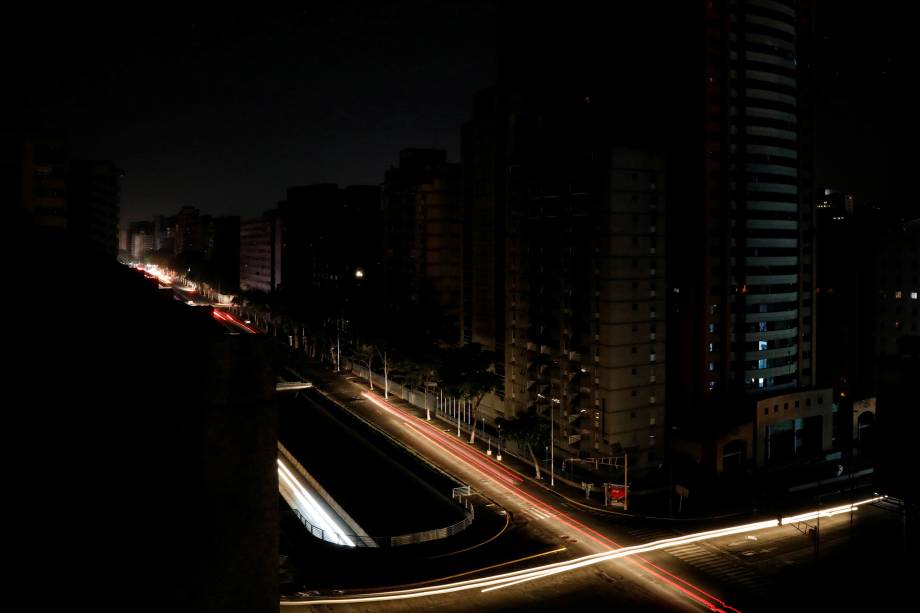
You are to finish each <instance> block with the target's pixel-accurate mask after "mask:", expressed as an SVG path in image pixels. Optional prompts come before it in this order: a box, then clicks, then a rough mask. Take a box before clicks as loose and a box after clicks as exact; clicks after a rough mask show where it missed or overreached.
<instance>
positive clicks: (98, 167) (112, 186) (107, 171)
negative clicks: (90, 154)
mask: <svg viewBox="0 0 920 613" xmlns="http://www.w3.org/2000/svg"><path fill="white" fill-rule="evenodd" d="M122 177H124V171H123V170H121V169H119V168H118V167H117V166H115V164H114V163H113V162H109V161H85V160H74V161H72V162H71V164H70V173H69V177H68V178H69V185H68V196H67V198H68V211H67V217H68V219H67V224H68V228H67V230H68V233H69V234H70V235H71V237H72V240H73V244H74V245H75V246H77V247H80V248H85V249H88V250H90V251H92V252H95V253H99V254H103V255H106V256H110V257H113V258H114V257H115V256H116V255H117V253H118V204H119V200H120V197H121V179H122Z"/></svg>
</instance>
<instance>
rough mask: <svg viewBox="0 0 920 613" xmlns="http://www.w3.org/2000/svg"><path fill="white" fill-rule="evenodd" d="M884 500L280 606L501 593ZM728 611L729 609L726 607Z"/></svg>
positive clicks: (872, 500)
mask: <svg viewBox="0 0 920 613" xmlns="http://www.w3.org/2000/svg"><path fill="white" fill-rule="evenodd" d="M883 498H885V497H884V496H878V497H875V498H869V499H867V500H863V501H860V502H856V503H853V504H847V505H842V506H839V507H834V508H830V509H824V510H817V511H812V512H809V513H802V514H799V515H792V516H789V517H783V518H780V519H778V520H777V519H770V520H764V521H760V522H753V523H749V524H742V525H739V526H731V527H728V528H720V529H717V530H708V531H704V532H697V533H694V534H687V535H684V536H677V537H673V538H668V539H661V540H658V541H654V542H652V543H646V544H642V545H633V546H630V547H622V548H620V549H616V550H613V551H605V552H601V553H596V554H591V555H587V556H583V557H581V558H577V559H575V560H569V561H565V562H554V563H552V564H545V565H543V566H538V567H535V568H530V569H523V570H517V571H511V572H507V573H500V574H497V575H491V576H489V577H483V578H480V579H468V580H465V581H455V582H452V583H445V584H442V585H437V586H427V587H419V588H411V589H404V590H393V591H390V592H375V593H368V594H362V595H360V596H350V597H343V598H325V599H317V600H303V601H284V602H282V603H281V604H282V605H283V606H300V605H331V604H355V603H364V602H382V601H388V600H402V599H410V598H422V597H425V596H437V595H441V594H450V593H453V592H459V591H464V590H473V589H479V590H480V591H481V592H489V591H493V590H497V589H502V588H505V587H511V586H514V585H520V584H522V583H525V582H527V581H532V580H535V579H541V578H543V577H549V576H552V575H557V574H560V573H564V572H568V571H572V570H576V569H579V568H585V567H587V566H591V565H594V564H600V563H602V562H607V561H609V560H615V559H619V558H628V557H630V556H635V555H638V554H641V553H648V552H651V551H657V550H661V549H668V548H671V547H678V546H681V545H685V544H689V543H695V542H699V541H704V540H709V539H714V538H720V537H724V536H731V535H733V534H742V533H745V532H757V531H761V530H767V529H769V528H775V527H778V526H782V525H787V524H790V523H795V522H797V521H804V519H803V518H812V519H814V518H817V517H818V516H821V517H825V516H827V517H832V516H834V515H837V514H840V513H846V512H850V511H855V510H856V509H858V508H859V507H860V506H862V505H866V504H871V503H873V502H876V501H878V500H882V499H883ZM697 600H698V601H700V602H701V603H702V604H706V605H707V606H709V607H710V608H712V609H713V610H718V609H716V608H715V607H714V606H713V605H712V603H707V602H705V601H704V600H702V599H697ZM728 608H731V607H728Z"/></svg>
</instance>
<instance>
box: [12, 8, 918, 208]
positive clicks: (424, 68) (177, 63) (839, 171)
mask: <svg viewBox="0 0 920 613" xmlns="http://www.w3.org/2000/svg"><path fill="white" fill-rule="evenodd" d="M819 9H820V10H818V11H817V12H816V16H815V27H816V29H817V32H816V50H815V59H816V65H815V73H816V74H815V80H816V88H815V89H816V95H815V109H816V110H815V113H816V121H815V134H816V138H815V140H816V147H817V151H816V184H817V185H829V186H833V187H835V188H837V189H841V190H844V191H846V192H848V193H854V194H855V195H856V197H857V202H858V203H865V202H880V201H881V202H885V201H892V200H896V199H897V197H896V190H898V189H900V188H898V187H896V184H895V183H893V182H892V180H891V179H892V178H893V176H892V175H891V174H890V173H891V170H890V165H891V162H892V157H893V155H894V149H893V148H894V146H895V145H894V142H895V135H894V128H896V127H897V122H898V121H899V118H898V116H897V113H894V114H892V113H891V112H890V110H889V109H888V107H887V106H886V104H887V103H886V102H885V101H886V100H897V99H898V94H899V92H902V91H903V89H904V87H905V85H904V83H903V79H904V75H903V74H902V73H900V70H901V67H900V66H899V64H898V63H897V51H898V46H899V45H901V44H903V43H902V42H901V41H900V40H899V38H898V37H897V36H888V35H887V34H886V30H885V28H886V27H887V23H886V21H885V17H884V14H883V13H884V12H883V11H876V12H872V13H870V14H868V15H859V14H857V13H856V10H855V9H854V8H851V7H844V6H840V5H836V4H835V5H833V6H821V7H819ZM496 12H497V11H496V8H495V5H494V3H492V2H474V3H448V4H446V5H438V6H434V7H432V6H427V7H426V6H424V5H420V4H417V3H411V2H410V3H389V4H383V5H378V6H375V7H373V8H362V7H360V6H359V5H357V4H354V3H348V2H346V3H337V4H336V5H335V6H326V7H321V8H317V7H311V8H309V9H300V10H297V11H292V12H290V13H281V14H276V15H270V14H256V15H254V16H248V15H243V14H240V13H235V12H233V11H229V12H223V13H218V14H213V13H211V12H209V11H207V10H204V9H199V10H192V12H191V14H189V15H187V16H186V18H185V19H183V20H178V19H173V18H171V17H170V16H169V15H153V16H150V17H149V18H148V19H147V20H146V21H145V22H144V23H143V24H138V23H133V24H130V25H128V26H126V27H124V28H108V27H107V22H106V20H105V16H104V15H102V14H99V13H94V12H92V11H90V12H89V13H84V12H78V13H75V14H68V13H66V12H65V13H54V14H49V15H43V16H41V18H38V17H36V16H34V15H26V16H27V17H29V18H28V19H26V20H25V21H26V27H25V29H24V30H23V31H22V32H20V36H21V37H22V39H23V40H27V38H28V36H29V35H30V34H32V35H37V34H38V33H39V32H42V33H44V36H43V38H44V41H45V42H44V44H43V45H42V46H41V47H40V48H38V49H33V52H32V53H30V54H28V55H27V56H26V57H25V60H24V63H22V64H20V65H19V66H16V67H15V68H17V69H19V70H21V72H22V76H23V78H24V82H25V83H26V84H27V85H26V88H25V90H26V91H25V96H24V98H22V99H21V102H22V104H23V105H24V115H25V116H26V117H33V118H40V120H41V121H40V123H41V124H43V125H44V126H45V127H49V128H52V129H65V130H66V131H67V132H68V135H67V136H68V138H69V140H70V142H71V146H72V147H73V150H74V154H75V156H76V157H80V158H85V159H113V160H115V161H116V162H117V163H118V164H119V165H120V166H121V167H122V168H123V169H124V170H125V171H126V180H125V182H124V187H123V189H124V192H123V197H122V218H123V221H124V223H130V222H133V221H139V220H142V219H148V218H152V217H153V216H154V215H156V214H166V213H168V212H169V211H171V210H172V209H176V210H178V208H181V207H182V206H186V205H190V206H195V207H198V208H200V209H202V210H203V211H205V212H208V213H211V214H215V215H241V216H242V217H243V218H255V217H258V216H259V215H260V214H261V212H262V211H263V210H266V209H268V208H271V207H272V206H274V205H275V203H276V202H277V201H278V200H281V199H282V198H283V195H284V191H285V189H286V188H287V187H290V186H294V185H306V184H315V183H338V184H340V185H343V186H347V185H357V184H370V185H379V184H381V183H382V182H383V177H384V173H385V172H386V170H387V169H388V168H390V167H391V166H395V165H397V164H398V157H397V156H398V151H399V149H402V148H408V147H420V148H439V149H444V150H446V151H447V155H448V160H449V161H454V162H457V161H459V160H460V137H461V125H462V123H463V122H464V121H466V120H467V119H468V118H469V117H470V115H471V114H472V103H471V101H472V99H473V95H474V94H475V93H476V92H477V91H479V90H482V89H483V88H485V87H488V86H489V85H491V84H492V83H494V81H495V79H496V73H497V66H496V55H495V28H496ZM857 23H858V24H859V29H858V35H856V34H855V33H854V26H855V24H857ZM39 27H40V30H38V31H35V32H33V31H32V30H30V28H39ZM13 40H14V41H15V39H13ZM49 65H51V66H56V67H58V69H57V70H56V72H55V73H54V74H55V78H53V79H47V78H45V77H44V76H42V75H45V74H46V71H47V68H46V67H47V66H49ZM895 110H896V109H895ZM406 117H412V121H405V119H404V118H406Z"/></svg>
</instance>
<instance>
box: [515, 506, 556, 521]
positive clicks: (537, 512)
mask: <svg viewBox="0 0 920 613" xmlns="http://www.w3.org/2000/svg"><path fill="white" fill-rule="evenodd" d="M515 515H516V516H517V517H520V518H521V519H523V520H529V519H552V518H553V517H556V514H555V513H550V512H549V511H547V510H545V509H541V508H539V507H536V506H534V505H532V504H530V505H527V506H525V507H524V508H523V509H521V510H520V511H517V512H516V513H515Z"/></svg>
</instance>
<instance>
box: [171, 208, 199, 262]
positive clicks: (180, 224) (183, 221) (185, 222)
mask: <svg viewBox="0 0 920 613" xmlns="http://www.w3.org/2000/svg"><path fill="white" fill-rule="evenodd" d="M200 217H201V213H200V211H199V210H198V209H196V208H195V207H192V206H186V207H182V209H181V210H180V211H179V213H178V214H177V215H176V242H175V248H176V255H179V254H181V253H184V252H186V251H189V252H197V253H202V252H204V250H205V248H206V245H205V242H204V237H203V236H202V224H201V219H200Z"/></svg>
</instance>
